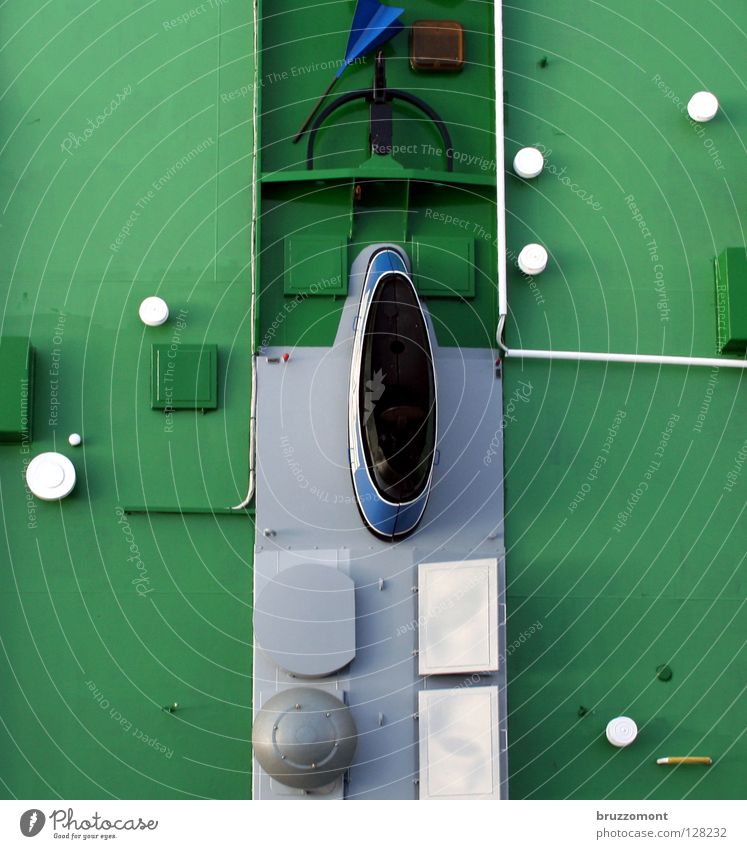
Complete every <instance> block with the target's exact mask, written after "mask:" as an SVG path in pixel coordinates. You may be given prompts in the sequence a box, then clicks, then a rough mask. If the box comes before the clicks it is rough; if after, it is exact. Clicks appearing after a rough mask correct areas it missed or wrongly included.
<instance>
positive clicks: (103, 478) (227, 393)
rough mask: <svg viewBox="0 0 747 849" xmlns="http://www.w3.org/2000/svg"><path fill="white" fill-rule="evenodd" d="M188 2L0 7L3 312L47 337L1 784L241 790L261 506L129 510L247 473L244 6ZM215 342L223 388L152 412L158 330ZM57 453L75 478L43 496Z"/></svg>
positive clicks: (8, 644)
mask: <svg viewBox="0 0 747 849" xmlns="http://www.w3.org/2000/svg"><path fill="white" fill-rule="evenodd" d="M197 5H200V4H197ZM189 8H190V7H189V4H185V3H184V2H181V0H159V2H158V3H153V2H145V3H142V2H137V3H135V2H130V0H128V2H125V3H84V2H78V0H66V2H57V3H47V4H45V5H39V6H36V5H34V4H31V5H29V4H19V3H9V4H4V5H3V6H2V8H0V30H1V31H2V33H3V36H2V53H1V54H0V57H1V58H0V75H1V76H2V81H3V82H2V86H1V88H2V92H3V96H2V101H1V102H2V111H1V112H0V122H1V123H0V183H1V185H2V192H1V193H0V203H2V212H3V218H2V227H0V246H1V248H2V255H3V270H2V272H1V273H2V277H3V279H2V286H1V287H0V289H1V291H2V298H0V304H2V311H1V312H0V333H2V335H3V336H5V335H6V334H9V333H10V334H14V335H27V336H29V337H30V338H31V341H32V344H33V345H34V347H35V348H36V358H37V380H36V390H35V398H34V402H35V412H36V417H35V428H34V442H33V444H32V445H31V446H30V448H29V447H28V446H24V445H20V446H19V445H15V446H14V445H4V446H0V508H1V509H2V516H3V524H2V531H1V533H0V568H1V569H2V575H3V585H2V591H1V592H0V682H1V689H2V694H3V695H2V703H1V704H0V763H1V764H2V766H1V767H0V794H2V795H3V796H7V797H13V796H16V797H21V798H24V797H25V798H31V799H45V798H55V797H64V798H73V799H75V798H111V797H125V798H144V797H145V798H160V797H167V798H194V797H203V796H208V797H219V798H247V797H248V795H249V793H250V788H251V782H250V774H251V750H250V734H251V729H250V721H251V704H250V702H251V657H252V631H251V587H252V582H251V551H252V540H253V525H252V519H251V518H248V517H247V516H246V515H244V516H242V517H233V516H224V515H216V516H213V515H209V514H208V515H160V514H153V513H151V514H148V515H125V514H124V513H122V511H121V509H120V506H121V505H126V504H129V505H133V504H134V505H140V506H143V505H157V506H159V507H160V508H170V509H179V507H180V505H185V506H186V507H188V508H190V509H198V508H203V509H205V508H209V507H216V508H221V509H225V508H227V507H229V506H230V505H231V504H235V503H237V502H238V501H240V500H241V499H242V498H243V496H244V493H245V492H246V487H247V469H248V416H249V378H250V369H249V355H250V350H249V342H248V340H249V276H248V257H249V245H250V235H249V234H250V230H249V227H250V213H251V193H250V188H251V182H250V178H251V148H250V145H249V144H247V139H250V138H251V105H252V98H251V88H250V84H251V80H252V36H253V32H252V26H251V13H252V10H251V5H250V4H247V3H243V2H234V1H233V0H230V2H229V0H225V2H221V3H218V2H217V0H216V2H205V3H204V4H202V6H201V7H200V11H199V14H197V15H196V16H193V17H191V18H190V17H187V18H186V19H185V18H180V17H179V16H183V15H184V14H185V12H188V11H189ZM156 293H157V294H159V295H161V296H162V297H164V298H165V299H166V301H167V302H168V303H169V306H170V309H171V319H170V321H169V322H168V324H166V325H164V326H162V327H157V328H147V327H145V326H144V325H143V324H142V323H141V322H140V321H139V319H138V305H139V303H140V301H141V300H142V299H143V298H144V297H145V296H147V295H152V294H156ZM206 343H209V344H217V345H219V347H220V349H221V353H222V357H221V363H220V369H219V396H220V398H221V399H222V400H221V406H220V408H219V409H218V410H217V411H215V412H211V413H209V414H207V415H204V416H203V415H202V414H200V413H199V412H197V413H195V412H193V411H184V410H182V411H178V412H175V413H173V415H166V414H164V412H163V411H155V410H151V409H150V358H151V345H152V344H163V345H166V346H167V348H168V349H171V346H172V345H173V346H174V348H175V350H178V349H179V347H180V346H181V345H190V344H196V345H203V344H206ZM223 354H225V356H223ZM53 379H58V380H59V384H58V385H56V384H54V385H53V384H52V383H51V381H52V380H53ZM52 390H56V395H53V391H52ZM224 401H225V403H224ZM71 431H76V432H79V433H82V435H83V445H82V446H81V447H79V448H71V447H70V446H68V444H67V436H68V434H69V433H70V432H71ZM53 449H56V450H59V451H63V452H64V453H65V454H67V456H69V457H70V458H71V460H72V461H73V462H74V463H75V466H76V470H77V474H78V484H77V486H76V489H75V490H74V492H73V494H72V495H71V496H70V497H69V498H68V499H66V500H65V501H63V502H61V503H40V502H36V501H34V500H32V499H31V498H30V495H29V493H28V492H27V490H26V489H25V486H24V480H23V471H24V468H25V465H26V464H27V463H28V461H29V460H30V458H31V456H33V454H34V453H37V452H40V451H48V450H53ZM174 702H177V703H178V704H179V709H178V710H177V711H176V712H175V713H169V712H167V711H164V710H162V707H164V706H166V705H169V704H173V703H174Z"/></svg>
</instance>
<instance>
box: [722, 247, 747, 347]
mask: <svg viewBox="0 0 747 849" xmlns="http://www.w3.org/2000/svg"><path fill="white" fill-rule="evenodd" d="M716 315H717V319H718V347H719V351H721V352H722V353H744V352H745V350H747V250H746V249H745V248H726V250H724V251H722V253H721V254H719V257H718V259H717V260H716Z"/></svg>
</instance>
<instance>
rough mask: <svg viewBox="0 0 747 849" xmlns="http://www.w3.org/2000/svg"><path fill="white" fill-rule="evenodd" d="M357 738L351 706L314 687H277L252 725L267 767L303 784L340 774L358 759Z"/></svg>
mask: <svg viewBox="0 0 747 849" xmlns="http://www.w3.org/2000/svg"><path fill="white" fill-rule="evenodd" d="M356 742H357V731H356V727H355V722H354V720H353V716H352V714H351V713H350V708H348V707H347V706H346V705H344V704H343V703H342V702H341V701H340V700H339V699H337V698H335V696H333V695H332V694H331V693H328V692H327V691H326V690H318V689H316V688H315V687H294V688H292V689H290V690H284V691H283V692H281V693H277V694H276V695H274V696H273V697H272V698H271V699H269V700H268V701H267V702H266V703H265V704H264V706H263V707H262V709H261V710H260V711H259V713H258V714H257V716H256V718H255V720H254V728H253V729H252V746H253V748H254V754H255V756H256V758H257V760H258V761H259V763H260V764H261V766H262V768H263V769H264V771H265V772H266V773H267V774H268V775H269V776H270V777H271V778H274V779H275V780H276V781H279V782H281V783H282V784H286V785H288V786H289V787H298V788H300V789H302V790H314V789H316V788H319V787H324V786H325V785H327V784H331V783H332V782H333V781H334V780H335V779H336V778H339V776H340V775H342V773H343V772H345V770H346V769H347V768H348V767H349V766H350V764H351V763H352V761H353V756H354V755H355V747H356Z"/></svg>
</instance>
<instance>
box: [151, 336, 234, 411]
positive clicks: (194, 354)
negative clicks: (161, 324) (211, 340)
mask: <svg viewBox="0 0 747 849" xmlns="http://www.w3.org/2000/svg"><path fill="white" fill-rule="evenodd" d="M217 406H218V346H217V345H178V346H174V345H168V344H166V345H153V348H152V371H151V407H153V409H154V410H214V409H215V408H216V407H217Z"/></svg>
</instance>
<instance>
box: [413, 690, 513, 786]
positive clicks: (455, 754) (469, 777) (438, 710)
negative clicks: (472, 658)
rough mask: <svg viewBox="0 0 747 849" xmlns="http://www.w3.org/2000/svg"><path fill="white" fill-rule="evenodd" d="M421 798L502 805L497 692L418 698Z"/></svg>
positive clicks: (425, 694) (425, 692)
mask: <svg viewBox="0 0 747 849" xmlns="http://www.w3.org/2000/svg"><path fill="white" fill-rule="evenodd" d="M418 712H419V715H420V723H419V733H420V741H419V750H420V785H419V787H420V798H421V799H500V789H501V778H500V766H499V750H500V746H499V733H498V688H497V687H478V688H476V689H474V690H468V689H465V688H461V689H457V690H421V691H420V692H419V693H418Z"/></svg>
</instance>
